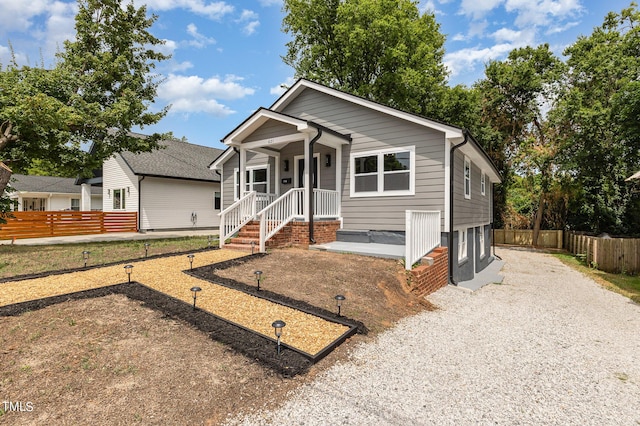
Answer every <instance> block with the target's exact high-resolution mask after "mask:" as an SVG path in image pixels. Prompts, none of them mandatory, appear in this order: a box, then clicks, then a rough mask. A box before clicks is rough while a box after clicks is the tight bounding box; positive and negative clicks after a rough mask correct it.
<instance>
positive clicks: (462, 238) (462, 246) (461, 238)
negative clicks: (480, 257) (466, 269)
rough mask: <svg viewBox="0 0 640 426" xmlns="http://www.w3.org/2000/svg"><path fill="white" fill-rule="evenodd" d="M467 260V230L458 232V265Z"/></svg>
mask: <svg viewBox="0 0 640 426" xmlns="http://www.w3.org/2000/svg"><path fill="white" fill-rule="evenodd" d="M465 260H467V230H466V229H459V230H458V263H462V262H464V261H465Z"/></svg>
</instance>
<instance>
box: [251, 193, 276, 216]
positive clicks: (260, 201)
mask: <svg viewBox="0 0 640 426" xmlns="http://www.w3.org/2000/svg"><path fill="white" fill-rule="evenodd" d="M276 199H278V194H266V193H263V192H257V193H256V211H258V212H259V211H260V210H262V209H264V208H265V207H267V206H268V205H269V204H271V203H273V202H274V201H275V200H276Z"/></svg>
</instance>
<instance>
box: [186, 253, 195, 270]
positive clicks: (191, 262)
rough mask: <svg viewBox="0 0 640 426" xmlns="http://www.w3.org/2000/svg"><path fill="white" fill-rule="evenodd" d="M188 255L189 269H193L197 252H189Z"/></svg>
mask: <svg viewBox="0 0 640 426" xmlns="http://www.w3.org/2000/svg"><path fill="white" fill-rule="evenodd" d="M187 257H188V258H189V269H193V258H194V257H196V255H195V254H189V255H187Z"/></svg>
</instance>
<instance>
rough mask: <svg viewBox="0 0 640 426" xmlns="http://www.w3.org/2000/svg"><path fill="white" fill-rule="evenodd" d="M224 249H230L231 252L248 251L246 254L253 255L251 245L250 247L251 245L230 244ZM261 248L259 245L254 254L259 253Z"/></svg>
mask: <svg viewBox="0 0 640 426" xmlns="http://www.w3.org/2000/svg"><path fill="white" fill-rule="evenodd" d="M224 248H225V249H229V250H238V251H246V252H249V253H251V245H249V244H234V243H230V244H225V245H224ZM259 248H260V246H259V245H257V247H256V248H255V249H254V252H255V253H257V252H258V249H259Z"/></svg>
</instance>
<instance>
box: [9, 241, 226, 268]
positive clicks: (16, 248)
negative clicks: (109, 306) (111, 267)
mask: <svg viewBox="0 0 640 426" xmlns="http://www.w3.org/2000/svg"><path fill="white" fill-rule="evenodd" d="M145 242H147V241H144V240H132V241H109V242H96V243H82V244H55V245H47V246H22V245H0V278H6V277H13V276H16V275H23V274H35V273H40V272H46V271H56V270H60V269H69V268H78V267H81V266H84V260H83V258H82V252H83V251H84V250H88V251H90V252H91V254H90V255H89V261H88V262H87V264H88V265H101V264H105V263H111V262H119V261H125V260H130V259H138V258H142V257H144V243H145ZM148 242H149V244H151V245H150V246H149V256H152V255H156V254H165V253H177V252H185V251H189V250H197V249H202V248H206V247H207V245H208V241H207V237H188V238H173V239H161V240H149V241H148ZM213 244H214V246H217V241H216V242H214V243H213Z"/></svg>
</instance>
